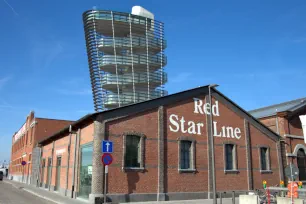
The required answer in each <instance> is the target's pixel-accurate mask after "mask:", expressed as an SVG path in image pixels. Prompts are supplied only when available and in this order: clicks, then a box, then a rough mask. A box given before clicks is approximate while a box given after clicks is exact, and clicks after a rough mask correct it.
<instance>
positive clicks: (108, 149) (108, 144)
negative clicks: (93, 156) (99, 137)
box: [101, 140, 113, 153]
mask: <svg viewBox="0 0 306 204" xmlns="http://www.w3.org/2000/svg"><path fill="white" fill-rule="evenodd" d="M101 146H102V153H113V142H112V141H108V140H103V141H102V145H101Z"/></svg>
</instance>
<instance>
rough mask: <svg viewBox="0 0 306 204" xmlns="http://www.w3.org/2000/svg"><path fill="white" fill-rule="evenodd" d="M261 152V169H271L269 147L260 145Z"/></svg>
mask: <svg viewBox="0 0 306 204" xmlns="http://www.w3.org/2000/svg"><path fill="white" fill-rule="evenodd" d="M259 154H260V170H261V171H270V161H269V148H267V147H260V148H259Z"/></svg>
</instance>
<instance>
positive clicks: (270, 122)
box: [259, 116, 277, 132]
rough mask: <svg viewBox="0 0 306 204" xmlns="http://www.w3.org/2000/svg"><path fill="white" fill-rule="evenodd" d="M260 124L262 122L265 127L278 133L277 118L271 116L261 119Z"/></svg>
mask: <svg viewBox="0 0 306 204" xmlns="http://www.w3.org/2000/svg"><path fill="white" fill-rule="evenodd" d="M259 120H260V122H262V123H263V124H264V125H265V126H267V127H268V128H270V129H271V130H272V131H274V132H277V127H276V123H277V122H276V116H271V117H267V118H260V119H259Z"/></svg>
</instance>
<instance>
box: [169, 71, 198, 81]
mask: <svg viewBox="0 0 306 204" xmlns="http://www.w3.org/2000/svg"><path fill="white" fill-rule="evenodd" d="M191 75H192V73H190V72H182V73H179V74H178V75H176V76H174V77H172V78H170V80H169V82H170V83H182V82H185V81H188V80H190V76H191Z"/></svg>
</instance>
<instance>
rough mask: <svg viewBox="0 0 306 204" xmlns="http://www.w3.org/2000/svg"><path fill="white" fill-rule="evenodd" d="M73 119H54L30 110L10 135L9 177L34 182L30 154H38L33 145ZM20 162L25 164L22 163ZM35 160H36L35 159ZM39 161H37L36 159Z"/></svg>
mask: <svg viewBox="0 0 306 204" xmlns="http://www.w3.org/2000/svg"><path fill="white" fill-rule="evenodd" d="M72 122H73V121H66V120H55V119H49V118H39V117H36V116H35V114H34V112H33V111H31V112H30V114H29V115H28V116H27V117H26V121H25V122H24V124H23V125H22V126H21V128H20V129H19V130H18V131H17V132H15V134H14V135H13V137H12V149H11V162H10V166H9V175H10V178H11V179H13V180H16V181H20V182H24V183H32V184H36V182H37V181H36V179H37V178H36V177H34V176H33V175H32V168H33V165H32V162H33V161H32V155H33V154H36V157H37V155H38V156H39V154H40V152H37V151H36V152H35V151H34V147H35V146H36V145H37V142H38V141H40V140H43V139H44V138H45V137H46V136H49V135H50V134H53V133H54V132H56V131H59V130H60V129H62V128H64V127H65V126H67V125H69V124H71V123H72ZM22 162H24V163H25V165H22ZM36 162H37V161H36ZM38 162H39V161H38Z"/></svg>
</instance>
